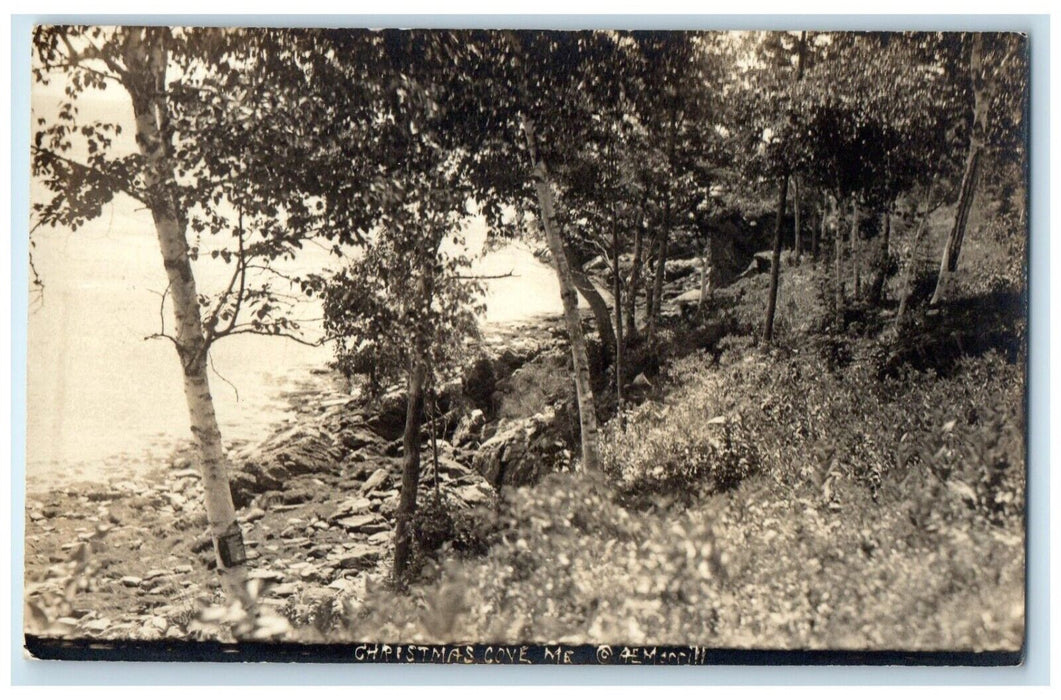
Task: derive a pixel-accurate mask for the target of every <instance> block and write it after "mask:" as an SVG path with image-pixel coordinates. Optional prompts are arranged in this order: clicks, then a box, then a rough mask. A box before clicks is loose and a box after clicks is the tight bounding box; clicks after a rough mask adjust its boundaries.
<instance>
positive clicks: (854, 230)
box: [851, 197, 862, 299]
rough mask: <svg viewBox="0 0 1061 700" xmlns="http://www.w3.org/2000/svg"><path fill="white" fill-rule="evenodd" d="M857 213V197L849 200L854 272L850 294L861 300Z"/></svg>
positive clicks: (858, 222) (860, 265)
mask: <svg viewBox="0 0 1061 700" xmlns="http://www.w3.org/2000/svg"><path fill="white" fill-rule="evenodd" d="M860 223H861V222H860V221H859V213H858V197H854V198H853V199H852V200H851V267H852V270H853V272H854V276H853V277H852V280H851V282H852V289H853V291H852V292H851V294H852V295H853V296H854V298H855V299H861V298H862V263H861V261H860V260H859V255H860V254H861V250H860V248H861V244H860V242H859V224H860Z"/></svg>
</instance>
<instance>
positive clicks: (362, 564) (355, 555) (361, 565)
mask: <svg viewBox="0 0 1061 700" xmlns="http://www.w3.org/2000/svg"><path fill="white" fill-rule="evenodd" d="M377 561H379V549H378V548H377V547H372V546H369V545H364V544H357V545H354V546H353V547H351V548H350V549H348V550H347V551H346V552H345V553H344V554H343V555H342V557H341V558H340V559H339V561H338V568H340V569H367V568H368V567H370V566H372V565H374V564H375V563H376V562H377Z"/></svg>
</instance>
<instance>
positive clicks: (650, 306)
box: [645, 231, 661, 334]
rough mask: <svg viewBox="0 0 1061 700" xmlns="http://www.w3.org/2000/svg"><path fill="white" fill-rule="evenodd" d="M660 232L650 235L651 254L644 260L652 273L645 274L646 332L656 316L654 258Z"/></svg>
mask: <svg viewBox="0 0 1061 700" xmlns="http://www.w3.org/2000/svg"><path fill="white" fill-rule="evenodd" d="M660 243H661V241H660V233H659V231H657V232H656V235H654V236H653V237H652V244H651V255H649V258H648V260H646V261H645V262H646V265H647V267H648V272H651V273H652V276H651V278H650V277H649V275H648V272H646V274H645V332H646V334H648V328H649V325H650V323H651V319H653V318H655V316H656V260H658V259H659V248H660Z"/></svg>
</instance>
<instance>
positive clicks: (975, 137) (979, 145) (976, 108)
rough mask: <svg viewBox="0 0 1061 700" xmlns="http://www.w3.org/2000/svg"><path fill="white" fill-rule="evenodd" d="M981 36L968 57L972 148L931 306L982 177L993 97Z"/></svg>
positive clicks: (942, 288) (951, 266)
mask: <svg viewBox="0 0 1061 700" xmlns="http://www.w3.org/2000/svg"><path fill="white" fill-rule="evenodd" d="M982 41H983V39H982V37H981V35H980V34H973V46H972V53H971V55H970V60H969V78H970V81H969V82H970V84H971V85H972V90H973V123H972V125H971V126H972V129H971V136H970V139H969V152H968V154H967V155H966V158H965V172H964V174H963V175H962V186H961V192H960V194H959V195H958V207H957V210H956V211H955V213H954V225H953V226H952V227H951V230H950V234H949V235H948V236H947V242H946V243H945V244H944V246H943V259H942V260H941V261H940V264H939V279H937V280H936V290H935V291H934V292H933V293H932V300H931V301H929V305H930V306H935V305H936V304H938V303H940V302H941V301H942V300H943V296H944V295H945V294H946V287H947V283H948V282H949V280H950V276H951V275H952V274H954V273H955V272H956V271H957V269H958V256H959V255H961V252H962V241H963V240H964V239H965V227H966V225H967V224H968V222H969V212H970V211H971V210H972V207H973V199H974V198H975V197H976V186H977V183H978V182H979V180H980V161H981V159H982V154H983V138H984V134H985V133H986V131H987V109H988V106H989V102H990V100H989V99H988V95H987V94H986V90H985V86H984V84H983V76H982V75H981V66H980V63H981V52H982V48H983V47H982Z"/></svg>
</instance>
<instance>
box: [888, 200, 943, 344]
mask: <svg viewBox="0 0 1061 700" xmlns="http://www.w3.org/2000/svg"><path fill="white" fill-rule="evenodd" d="M933 211H934V209H932V208H929V209H926V210H925V213H924V214H922V215H921V220H920V221H919V222H918V224H917V231H916V232H915V233H914V240H913V242H912V243H911V244H910V254H909V257H908V258H907V260H906V262H905V264H904V265H903V281H902V284H901V291H900V292H899V294H900V297H899V310H898V311H896V312H895V322H896V324H898V323H899V321H900V320H902V318H903V315H904V314H905V313H906V309H907V307H908V306H909V303H910V296H911V295H912V294H913V291H914V275H915V273H916V271H917V253H918V250H919V249H920V248H921V242H922V241H923V240H924V238H925V233H926V232H927V231H928V218H929V217H930V216H931V215H932V212H933Z"/></svg>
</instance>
